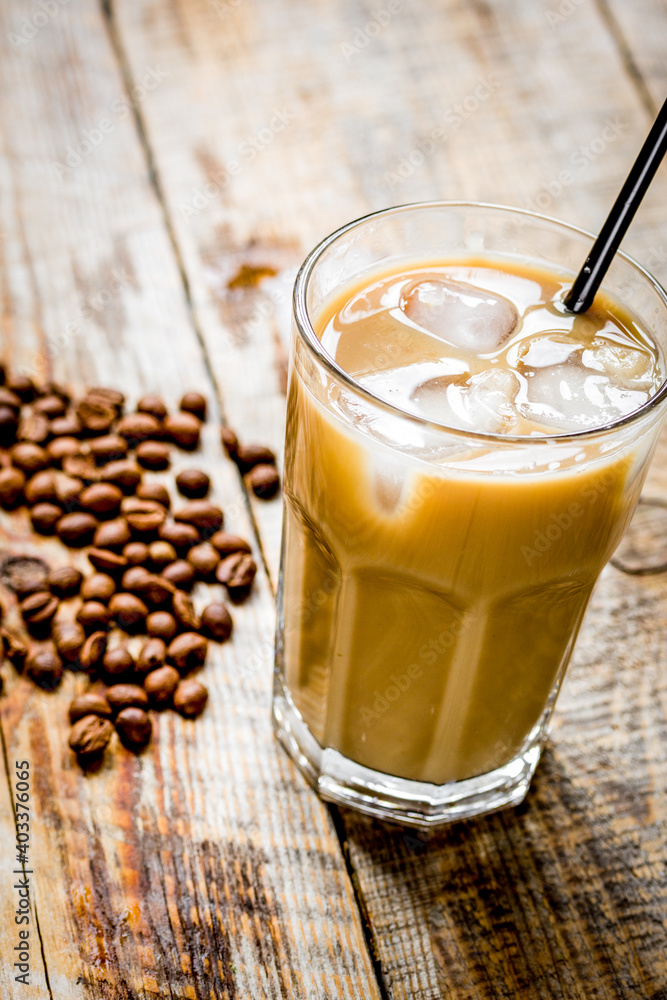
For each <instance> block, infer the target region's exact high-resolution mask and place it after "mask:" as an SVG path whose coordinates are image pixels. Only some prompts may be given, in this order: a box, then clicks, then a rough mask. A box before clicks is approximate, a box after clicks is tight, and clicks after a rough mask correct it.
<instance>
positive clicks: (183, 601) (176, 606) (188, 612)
mask: <svg viewBox="0 0 667 1000" xmlns="http://www.w3.org/2000/svg"><path fill="white" fill-rule="evenodd" d="M171 608H172V611H173V613H174V618H175V619H176V621H177V622H178V624H179V625H182V626H183V628H185V629H188V630H189V631H191V632H196V631H198V629H199V625H200V621H199V615H197V614H196V613H195V609H194V605H193V603H192V601H191V600H190V598H189V597H188V595H187V594H184V593H183V592H182V591H180V590H177V591H176V593H175V594H174V596H173V599H172V602H171Z"/></svg>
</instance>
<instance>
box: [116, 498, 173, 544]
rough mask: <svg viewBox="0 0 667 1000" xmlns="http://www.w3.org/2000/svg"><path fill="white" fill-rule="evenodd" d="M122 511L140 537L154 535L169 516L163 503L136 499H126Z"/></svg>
mask: <svg viewBox="0 0 667 1000" xmlns="http://www.w3.org/2000/svg"><path fill="white" fill-rule="evenodd" d="M121 509H122V512H123V515H124V516H125V520H126V521H127V523H128V524H129V526H130V528H131V529H132V531H133V532H136V533H137V534H139V535H151V534H153V532H155V531H157V530H158V528H159V527H160V525H161V524H162V523H163V522H164V519H165V518H166V516H167V512H166V510H165V509H164V507H163V506H162V504H161V503H157V502H156V501H155V500H140V499H137V498H136V497H126V499H125V500H124V501H123V504H122V507H121Z"/></svg>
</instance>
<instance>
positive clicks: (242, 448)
mask: <svg viewBox="0 0 667 1000" xmlns="http://www.w3.org/2000/svg"><path fill="white" fill-rule="evenodd" d="M235 461H236V464H237V465H238V467H239V469H240V470H241V472H244V473H245V472H250V470H251V469H252V468H254V466H256V465H275V464H276V456H275V454H274V453H273V452H272V451H271V449H270V448H267V447H266V446H265V445H263V444H240V445H239V446H238V448H237V450H236V458H235Z"/></svg>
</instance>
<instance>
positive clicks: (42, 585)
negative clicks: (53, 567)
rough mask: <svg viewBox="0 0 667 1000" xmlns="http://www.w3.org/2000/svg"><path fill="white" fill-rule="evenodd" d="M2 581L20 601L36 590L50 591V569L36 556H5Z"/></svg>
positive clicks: (2, 564) (2, 565)
mask: <svg viewBox="0 0 667 1000" xmlns="http://www.w3.org/2000/svg"><path fill="white" fill-rule="evenodd" d="M1 567H2V570H1V576H0V579H1V580H2V582H3V583H4V584H5V586H7V587H9V589H10V590H13V591H14V593H15V594H16V595H17V597H18V598H19V600H22V599H23V598H24V597H27V596H28V594H34V593H35V591H36V590H48V589H49V588H48V584H47V582H46V578H47V576H48V573H49V567H48V566H47V565H46V563H45V562H44V560H43V559H38V558H37V557H36V556H5V557H4V559H3V560H2V563H1Z"/></svg>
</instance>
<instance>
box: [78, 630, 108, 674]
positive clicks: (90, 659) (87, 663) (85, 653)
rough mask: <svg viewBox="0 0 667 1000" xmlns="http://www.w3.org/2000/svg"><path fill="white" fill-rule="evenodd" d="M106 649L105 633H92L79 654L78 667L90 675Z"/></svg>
mask: <svg viewBox="0 0 667 1000" xmlns="http://www.w3.org/2000/svg"><path fill="white" fill-rule="evenodd" d="M106 648H107V634H106V632H93V633H92V635H89V636H88V638H87V639H86V641H85V642H84V644H83V647H82V649H81V653H80V654H79V666H80V667H81V669H82V670H83V671H84V672H85V673H87V674H90V673H92V672H93V671H94V670H95V669H96V668H97V667H98V666H99V665H100V662H101V660H102V657H103V656H104V653H105V650H106Z"/></svg>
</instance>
